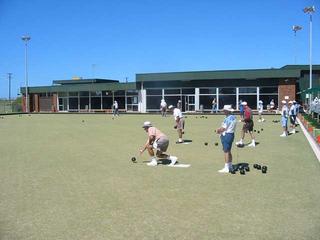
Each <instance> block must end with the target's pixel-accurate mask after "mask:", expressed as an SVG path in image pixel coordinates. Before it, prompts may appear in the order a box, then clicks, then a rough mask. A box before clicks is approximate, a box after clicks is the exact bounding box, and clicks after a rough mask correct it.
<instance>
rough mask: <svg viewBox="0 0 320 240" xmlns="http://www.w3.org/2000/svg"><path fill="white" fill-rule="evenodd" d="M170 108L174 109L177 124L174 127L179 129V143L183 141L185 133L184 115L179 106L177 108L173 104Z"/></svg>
mask: <svg viewBox="0 0 320 240" xmlns="http://www.w3.org/2000/svg"><path fill="white" fill-rule="evenodd" d="M168 108H169V110H172V109H173V117H174V120H175V126H174V128H175V129H177V131H178V136H179V139H178V142H177V143H183V139H182V135H183V134H184V117H183V115H182V112H181V110H180V109H179V108H175V107H174V106H173V105H170V106H169V107H168Z"/></svg>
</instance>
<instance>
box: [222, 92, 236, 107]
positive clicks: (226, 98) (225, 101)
mask: <svg viewBox="0 0 320 240" xmlns="http://www.w3.org/2000/svg"><path fill="white" fill-rule="evenodd" d="M224 105H232V107H233V108H234V109H236V107H235V106H236V95H219V109H221V108H223V106H224Z"/></svg>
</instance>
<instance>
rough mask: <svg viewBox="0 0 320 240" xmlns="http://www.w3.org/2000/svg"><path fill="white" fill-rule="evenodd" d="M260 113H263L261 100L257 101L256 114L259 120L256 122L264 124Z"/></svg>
mask: <svg viewBox="0 0 320 240" xmlns="http://www.w3.org/2000/svg"><path fill="white" fill-rule="evenodd" d="M262 113H263V102H262V100H259V102H258V114H259V120H258V122H264V121H265V120H264V118H263V117H262Z"/></svg>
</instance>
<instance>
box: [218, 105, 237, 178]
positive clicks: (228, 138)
mask: <svg viewBox="0 0 320 240" xmlns="http://www.w3.org/2000/svg"><path fill="white" fill-rule="evenodd" d="M233 111H234V110H233V109H232V107H231V105H224V106H223V112H224V114H225V115H226V117H225V119H224V120H223V122H222V124H221V127H220V128H218V129H217V130H216V133H217V134H220V139H221V144H222V149H223V152H224V168H222V169H221V170H219V173H228V172H230V171H232V170H233V167H232V154H231V148H232V143H233V140H234V132H235V129H236V124H237V119H236V117H235V116H234V115H232V112H233Z"/></svg>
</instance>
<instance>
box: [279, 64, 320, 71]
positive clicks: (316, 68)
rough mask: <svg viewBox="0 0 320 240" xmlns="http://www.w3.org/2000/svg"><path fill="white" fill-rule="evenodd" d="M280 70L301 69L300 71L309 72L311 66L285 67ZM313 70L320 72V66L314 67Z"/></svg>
mask: <svg viewBox="0 0 320 240" xmlns="http://www.w3.org/2000/svg"><path fill="white" fill-rule="evenodd" d="M280 69H299V70H307V71H309V69H310V66H309V65H285V66H283V67H282V68H280ZM312 70H316V71H317V70H320V65H312Z"/></svg>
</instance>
